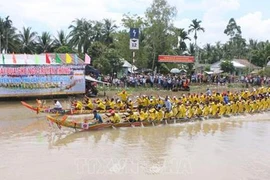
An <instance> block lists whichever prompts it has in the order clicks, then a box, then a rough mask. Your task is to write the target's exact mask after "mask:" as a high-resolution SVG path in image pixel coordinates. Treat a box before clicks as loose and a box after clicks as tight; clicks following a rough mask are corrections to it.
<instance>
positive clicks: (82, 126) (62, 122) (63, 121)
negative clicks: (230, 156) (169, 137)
mask: <svg viewBox="0 0 270 180" xmlns="http://www.w3.org/2000/svg"><path fill="white" fill-rule="evenodd" d="M68 117H69V116H67V115H65V116H55V117H53V116H50V115H47V120H49V121H50V122H52V123H55V124H56V125H57V126H58V127H59V128H61V127H62V126H64V127H68V128H73V129H78V130H88V131H89V130H98V129H104V128H120V127H146V126H157V125H160V124H164V125H166V124H173V123H183V122H188V121H195V120H202V119H201V118H200V117H198V118H192V119H187V118H184V119H176V120H162V121H141V122H139V121H137V122H127V121H125V122H120V123H93V122H85V121H75V120H69V119H68ZM217 118H219V117H217Z"/></svg>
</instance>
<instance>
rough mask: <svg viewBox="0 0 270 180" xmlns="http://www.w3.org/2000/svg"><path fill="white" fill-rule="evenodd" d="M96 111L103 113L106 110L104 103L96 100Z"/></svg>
mask: <svg viewBox="0 0 270 180" xmlns="http://www.w3.org/2000/svg"><path fill="white" fill-rule="evenodd" d="M96 102H97V109H98V110H102V111H105V110H106V105H105V103H104V102H102V101H101V100H97V101H96Z"/></svg>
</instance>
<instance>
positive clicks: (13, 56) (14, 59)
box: [12, 53, 17, 64]
mask: <svg viewBox="0 0 270 180" xmlns="http://www.w3.org/2000/svg"><path fill="white" fill-rule="evenodd" d="M12 60H13V63H14V64H17V60H16V57H15V54H14V53H13V54H12Z"/></svg>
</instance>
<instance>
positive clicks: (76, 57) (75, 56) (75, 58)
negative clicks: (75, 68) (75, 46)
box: [74, 54, 78, 64]
mask: <svg viewBox="0 0 270 180" xmlns="http://www.w3.org/2000/svg"><path fill="white" fill-rule="evenodd" d="M74 63H75V64H78V56H77V54H74Z"/></svg>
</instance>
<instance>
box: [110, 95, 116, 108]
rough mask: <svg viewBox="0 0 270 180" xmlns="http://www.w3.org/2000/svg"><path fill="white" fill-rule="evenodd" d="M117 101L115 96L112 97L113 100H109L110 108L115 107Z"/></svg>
mask: <svg viewBox="0 0 270 180" xmlns="http://www.w3.org/2000/svg"><path fill="white" fill-rule="evenodd" d="M115 105H116V103H115V101H114V98H111V100H110V101H109V108H110V109H115Z"/></svg>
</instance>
